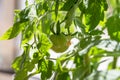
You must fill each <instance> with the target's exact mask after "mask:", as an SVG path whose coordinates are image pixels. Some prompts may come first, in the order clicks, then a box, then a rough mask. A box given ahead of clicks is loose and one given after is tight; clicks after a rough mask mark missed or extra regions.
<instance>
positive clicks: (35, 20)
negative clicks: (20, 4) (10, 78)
mask: <svg viewBox="0 0 120 80" xmlns="http://www.w3.org/2000/svg"><path fill="white" fill-rule="evenodd" d="M108 2H109V1H107V0H34V2H33V3H32V4H29V0H26V2H25V4H26V7H25V8H24V9H23V10H15V16H14V24H13V26H12V27H10V28H9V29H8V30H7V31H6V33H5V34H3V36H1V37H0V40H9V39H12V38H14V37H16V36H18V35H19V34H20V33H21V44H20V45H21V48H22V50H23V53H22V55H20V56H18V57H16V59H15V60H14V61H13V63H12V68H13V69H14V71H15V77H14V80H28V79H29V78H30V77H32V76H34V75H36V74H40V79H41V80H48V79H49V80H101V78H102V80H110V78H109V77H106V76H109V74H111V73H110V72H111V71H113V69H114V72H116V71H117V69H118V68H119V67H117V61H118V57H119V56H120V54H119V51H120V48H119V47H120V44H119V42H120V37H119V36H120V17H119V16H120V6H119V5H120V2H119V0H114V2H115V5H116V6H114V7H113V8H112V10H113V12H112V14H110V15H109V14H108V13H109V9H110V8H109V5H112V4H109V5H108ZM106 14H107V15H106ZM105 31H106V32H105ZM105 34H108V35H107V38H106V37H105V38H104V37H103V35H105ZM74 39H77V40H78V42H77V43H76V44H74V43H75V42H76V41H72V40H74ZM111 45H114V46H113V47H114V49H112V50H109V49H111V47H110V46H111ZM51 49H52V50H53V51H55V52H58V53H61V54H60V56H59V57H57V58H52V57H51V54H52V53H51V52H50V50H51ZM66 50H67V51H66ZM55 55H57V54H55ZM104 57H113V61H112V62H111V63H109V65H108V68H107V70H106V71H99V70H98V68H99V66H100V64H101V63H104V62H105V61H107V60H103V61H101V59H102V58H104ZM70 63H72V66H70ZM111 64H112V65H111ZM73 65H74V66H73ZM68 66H70V67H68ZM106 72H107V73H106ZM117 73H120V71H119V70H118V72H117ZM100 74H103V76H101V75H100ZM100 77H101V78H100ZM119 77H120V75H117V76H114V78H113V80H117V79H118V78H119ZM104 78H106V79H104Z"/></svg>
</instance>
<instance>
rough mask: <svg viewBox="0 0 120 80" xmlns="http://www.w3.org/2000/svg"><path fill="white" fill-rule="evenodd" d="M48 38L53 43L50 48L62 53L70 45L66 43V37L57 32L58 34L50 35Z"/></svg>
mask: <svg viewBox="0 0 120 80" xmlns="http://www.w3.org/2000/svg"><path fill="white" fill-rule="evenodd" d="M50 40H51V42H52V44H53V46H52V48H51V49H52V50H53V51H55V52H57V53H62V52H64V51H66V50H67V49H68V47H69V46H70V45H68V42H69V43H70V41H68V39H67V37H66V36H65V35H62V34H59V35H51V36H50Z"/></svg>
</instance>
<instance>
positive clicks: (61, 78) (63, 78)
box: [56, 72, 70, 80]
mask: <svg viewBox="0 0 120 80" xmlns="http://www.w3.org/2000/svg"><path fill="white" fill-rule="evenodd" d="M56 80H70V75H69V73H68V72H63V73H60V74H58V76H57V79H56Z"/></svg>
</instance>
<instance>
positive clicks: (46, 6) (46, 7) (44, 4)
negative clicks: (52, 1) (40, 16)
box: [43, 1, 48, 11]
mask: <svg viewBox="0 0 120 80" xmlns="http://www.w3.org/2000/svg"><path fill="white" fill-rule="evenodd" d="M47 4H48V3H47V1H45V2H44V3H43V9H44V10H45V11H47V10H48V5H47Z"/></svg>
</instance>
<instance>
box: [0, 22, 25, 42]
mask: <svg viewBox="0 0 120 80" xmlns="http://www.w3.org/2000/svg"><path fill="white" fill-rule="evenodd" d="M24 25H25V24H24V23H20V22H16V23H15V24H14V25H13V27H10V28H9V29H8V30H7V31H6V32H5V33H4V34H3V36H1V37H0V40H9V39H12V38H14V37H16V36H17V35H18V34H19V33H20V32H21V31H22V30H23V29H24Z"/></svg>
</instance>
